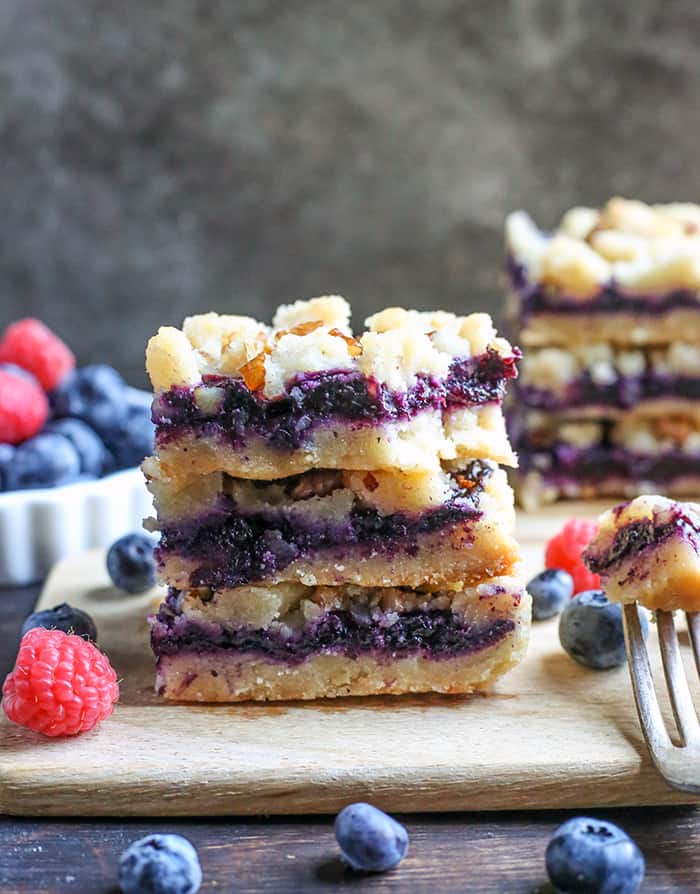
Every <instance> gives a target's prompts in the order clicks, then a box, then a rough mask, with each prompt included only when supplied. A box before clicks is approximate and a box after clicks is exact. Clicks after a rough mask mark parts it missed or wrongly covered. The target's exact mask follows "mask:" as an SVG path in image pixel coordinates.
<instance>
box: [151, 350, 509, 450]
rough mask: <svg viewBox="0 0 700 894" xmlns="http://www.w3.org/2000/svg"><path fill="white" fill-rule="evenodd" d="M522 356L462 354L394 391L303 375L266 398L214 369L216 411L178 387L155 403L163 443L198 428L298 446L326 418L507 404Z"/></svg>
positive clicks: (368, 381)
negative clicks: (438, 371)
mask: <svg viewBox="0 0 700 894" xmlns="http://www.w3.org/2000/svg"><path fill="white" fill-rule="evenodd" d="M519 356H520V354H519V352H518V351H517V349H516V350H514V351H513V354H512V355H511V356H509V357H502V356H501V355H500V354H498V353H496V351H493V350H491V349H489V350H488V351H486V352H485V353H484V354H480V355H478V356H476V357H470V358H467V359H464V360H455V361H454V362H453V363H452V366H451V367H450V370H449V373H448V375H447V376H446V378H445V379H442V380H441V379H437V378H435V377H434V376H427V375H423V376H418V378H417V380H416V383H415V384H414V385H413V386H412V387H411V389H410V390H408V391H405V392H395V391H390V390H389V389H388V388H387V387H386V386H385V385H382V384H380V383H379V382H377V381H376V380H375V379H373V378H368V377H366V376H363V375H362V374H361V373H358V372H349V371H347V370H335V371H326V372H313V373H303V374H300V375H298V376H296V377H295V378H294V379H292V380H291V381H290V382H289V383H288V384H287V390H286V393H285V394H283V395H281V396H280V397H276V398H273V399H266V398H264V397H263V396H262V394H261V393H260V392H251V391H250V389H249V388H248V387H247V386H246V385H245V383H244V382H243V380H242V379H239V378H233V377H224V376H215V375H207V376H204V377H203V385H204V387H205V388H211V387H216V388H219V389H221V399H220V402H219V405H218V407H217V409H216V410H215V412H214V413H213V414H210V413H208V412H204V411H203V410H202V409H201V408H200V406H199V405H198V403H197V399H196V398H197V394H196V391H197V388H184V387H176V388H171V389H170V390H169V391H167V392H164V393H162V394H160V395H158V396H157V397H156V399H155V400H154V403H153V421H154V423H155V424H156V426H157V441H158V443H159V444H160V445H161V446H165V445H166V444H167V443H168V441H169V440H171V439H174V438H178V437H180V436H182V435H183V434H187V433H192V432H195V433H197V434H200V433H201V435H204V436H206V437H221V438H225V439H227V440H228V441H229V442H230V443H231V444H233V445H234V446H236V445H239V446H240V445H242V444H244V443H245V441H246V438H247V437H249V436H250V435H256V436H258V437H261V438H263V439H264V440H265V441H266V442H267V443H268V444H269V445H270V446H272V447H275V448H277V449H280V450H284V449H287V450H294V449H297V448H298V447H300V446H301V445H302V444H303V443H304V442H305V440H306V439H307V438H308V437H309V435H310V434H311V432H312V431H313V429H314V428H315V427H317V426H319V425H323V424H324V423H329V422H333V421H343V422H350V423H354V424H356V425H376V424H379V423H386V422H393V421H402V420H409V419H411V418H413V417H414V416H416V415H417V414H418V413H420V412H421V411H423V410H428V409H446V410H451V409H459V408H465V407H475V406H483V405H485V404H491V403H500V402H501V400H502V399H503V395H504V393H505V387H506V381H507V380H508V379H512V378H515V376H516V375H517V371H516V366H515V364H516V362H517V360H518V358H519ZM198 387H201V386H198Z"/></svg>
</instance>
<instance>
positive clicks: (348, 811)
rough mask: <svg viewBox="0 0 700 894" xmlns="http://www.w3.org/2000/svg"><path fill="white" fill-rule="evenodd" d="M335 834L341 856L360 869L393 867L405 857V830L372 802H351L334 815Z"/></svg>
mask: <svg viewBox="0 0 700 894" xmlns="http://www.w3.org/2000/svg"><path fill="white" fill-rule="evenodd" d="M335 837H336V839H337V841H338V844H339V845H340V851H341V853H342V855H343V857H344V859H345V860H346V861H347V862H348V863H349V864H350V866H352V868H353V869H357V870H360V871H363V872H384V871H385V870H387V869H393V868H394V866H397V865H398V864H399V863H400V862H401V861H402V860H403V858H404V857H405V856H406V851H407V850H408V832H407V831H406V829H405V828H404V827H403V826H402V825H401V823H397V822H396V820H395V819H393V817H390V816H388V815H387V814H386V813H384V812H383V811H381V810H378V809H377V808H376V807H373V806H372V805H371V804H364V803H361V802H360V803H358V804H350V805H348V806H347V807H345V808H343V810H341V811H340V813H339V814H338V816H337V817H336V818H335Z"/></svg>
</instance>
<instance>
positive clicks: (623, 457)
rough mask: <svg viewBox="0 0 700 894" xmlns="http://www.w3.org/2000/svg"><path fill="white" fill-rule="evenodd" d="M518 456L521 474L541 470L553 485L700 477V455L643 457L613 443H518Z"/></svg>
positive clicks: (665, 481)
mask: <svg viewBox="0 0 700 894" xmlns="http://www.w3.org/2000/svg"><path fill="white" fill-rule="evenodd" d="M518 455H519V458H520V471H521V473H522V474H527V473H528V472H531V471H535V472H540V473H541V474H542V475H543V477H544V478H545V479H546V480H547V481H549V482H551V483H552V484H553V485H555V486H561V485H566V484H567V483H569V482H575V483H577V484H579V485H580V484H592V485H595V484H602V483H604V482H605V481H609V480H613V479H621V480H623V481H644V482H648V483H650V484H651V483H654V482H656V483H657V484H658V485H659V486H662V487H663V486H671V485H672V483H673V482H674V481H676V480H679V479H682V478H687V477H698V476H700V456H698V455H696V456H693V455H689V454H687V453H683V452H682V451H680V450H674V451H668V452H665V453H663V454H659V455H656V456H644V455H641V454H639V453H633V452H632V451H631V450H627V449H626V448H625V447H620V446H615V445H605V444H603V445H597V446H595V447H585V448H579V447H572V446H571V445H569V444H554V445H551V446H549V447H546V448H540V447H537V446H534V445H532V446H530V445H527V444H524V443H520V444H518Z"/></svg>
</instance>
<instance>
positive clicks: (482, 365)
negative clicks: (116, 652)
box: [143, 296, 529, 701]
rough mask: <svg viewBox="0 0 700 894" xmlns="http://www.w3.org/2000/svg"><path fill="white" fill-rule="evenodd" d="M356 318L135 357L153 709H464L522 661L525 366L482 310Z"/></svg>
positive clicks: (237, 323) (189, 339) (285, 311)
mask: <svg viewBox="0 0 700 894" xmlns="http://www.w3.org/2000/svg"><path fill="white" fill-rule="evenodd" d="M349 318H350V308H349V306H348V304H347V302H345V301H344V299H342V298H340V297H339V296H326V297H323V298H315V299H312V300H310V301H299V302H296V303H295V304H292V305H288V306H284V307H281V308H280V309H279V310H278V311H277V314H276V315H275V318H274V322H273V325H272V326H271V327H269V326H266V325H265V324H262V323H258V322H257V321H255V320H252V319H250V318H248V317H240V316H220V315H217V314H204V315H200V316H197V317H189V318H188V319H186V320H185V322H184V324H183V327H182V329H175V328H171V327H165V328H162V329H160V330H159V332H158V334H157V335H156V336H154V337H153V338H152V339H151V341H150V342H149V345H148V349H147V355H146V361H147V368H148V372H149V375H150V377H151V381H152V383H153V388H154V400H153V419H154V422H155V424H156V449H155V454H154V456H152V457H150V458H149V459H147V460H146V461H145V463H144V466H143V469H144V473H145V475H146V478H147V481H148V485H149V488H150V490H151V492H152V494H153V496H154V505H155V508H156V518H153V519H149V520H148V521H147V525H148V527H150V529H151V530H154V531H158V532H159V534H160V540H159V545H158V548H157V553H156V554H157V560H158V567H159V574H160V578H161V580H162V582H163V583H165V584H166V585H167V586H168V587H169V595H168V597H167V599H166V601H165V602H164V603H163V605H162V606H161V608H160V610H159V612H158V614H157V615H156V616H155V617H154V618H153V619H152V644H153V649H154V652H155V654H156V656H157V662H158V690H159V691H160V692H161V693H162V694H163V695H164V696H165V697H167V698H172V699H182V700H194V701H209V700H211V701H237V700H244V699H264V700H267V699H290V698H293V699H297V698H298V699H308V698H318V697H322V696H329V697H330V696H337V695H367V694H372V693H401V692H424V691H439V692H463V693H467V692H471V691H473V690H475V689H481V688H484V687H485V686H487V685H488V684H489V683H490V682H491V681H492V680H494V679H495V678H496V677H497V676H499V675H500V674H501V673H502V672H504V671H505V670H507V669H508V668H509V667H510V666H512V665H513V664H514V663H515V662H516V661H517V660H519V658H520V657H521V655H522V653H523V650H524V648H525V644H526V642H527V634H528V626H529V607H528V606H529V597H528V596H527V594H526V593H525V592H524V589H523V586H522V582H521V580H520V576H519V574H520V552H519V549H518V546H517V543H516V541H515V539H514V509H513V494H512V491H511V489H510V487H509V485H508V482H507V479H506V475H505V472H504V470H503V469H501V468H499V465H498V464H499V463H503V464H510V465H513V464H514V463H515V455H514V454H513V451H512V449H511V447H510V443H509V440H508V437H507V434H506V428H505V423H504V416H503V411H502V401H503V397H504V393H505V389H506V385H507V383H508V381H509V380H510V379H512V378H515V376H516V362H517V360H518V359H519V356H520V355H519V351H518V350H517V349H515V348H512V347H511V345H510V344H509V343H508V342H507V341H506V340H505V339H503V338H500V337H499V336H498V335H497V334H496V332H495V330H494V328H493V325H492V323H491V320H490V318H489V317H488V315H486V314H471V315H470V316H466V317H458V316H456V315H454V314H449V313H444V312H435V313H421V312H416V311H406V310H403V309H400V308H390V309H388V310H385V311H382V312H380V313H378V314H375V315H374V316H373V317H371V318H370V319H369V320H368V321H367V324H366V325H367V329H366V331H365V332H363V333H362V334H361V335H359V336H355V335H353V334H352V332H351V330H350V327H349Z"/></svg>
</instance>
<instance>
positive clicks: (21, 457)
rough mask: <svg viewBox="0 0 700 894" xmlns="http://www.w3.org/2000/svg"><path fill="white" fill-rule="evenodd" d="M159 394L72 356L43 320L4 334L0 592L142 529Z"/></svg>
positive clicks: (0, 358)
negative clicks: (145, 470) (145, 467)
mask: <svg viewBox="0 0 700 894" xmlns="http://www.w3.org/2000/svg"><path fill="white" fill-rule="evenodd" d="M151 399H152V396H151V395H150V394H148V393H146V392H145V391H139V390H137V389H135V388H130V387H129V386H128V385H127V383H126V382H125V381H124V379H123V378H122V376H121V375H120V374H119V373H118V372H117V370H116V369H114V367H112V366H109V365H108V364H106V363H93V364H91V365H89V366H82V367H79V366H76V361H75V356H74V354H73V352H72V351H71V350H70V348H69V347H68V345H66V344H65V342H63V341H62V340H61V339H60V338H59V337H58V336H57V335H56V334H55V333H54V332H52V331H51V330H50V329H49V328H48V327H47V326H46V325H44V323H42V322H41V321H40V320H36V319H33V318H32V317H27V318H25V319H23V320H16V321H15V322H14V323H11V324H10V325H9V326H8V327H7V328H6V329H5V331H4V332H3V333H2V335H1V336H0V586H7V585H8V584H13V585H15V586H17V585H22V584H28V583H33V582H35V581H38V580H40V579H41V578H42V577H44V576H45V575H46V573H47V572H48V571H49V569H50V568H51V566H52V565H53V564H54V562H56V561H57V560H58V559H60V558H62V557H63V556H65V555H66V554H68V553H73V552H80V551H81V550H84V549H87V548H89V547H98V546H107V545H109V544H110V543H112V541H113V540H115V539H116V538H118V537H120V536H121V535H122V534H125V533H128V532H130V531H133V530H134V529H139V528H141V525H142V520H143V517H144V516H145V515H147V514H148V513H149V509H150V506H151V500H150V496H149V494H148V490H147V489H146V485H145V482H144V479H143V476H142V475H141V471H140V469H139V466H140V464H141V462H142V461H143V459H144V457H146V456H148V455H149V454H150V453H151V452H152V450H153V436H154V429H153V423H152V421H151Z"/></svg>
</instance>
